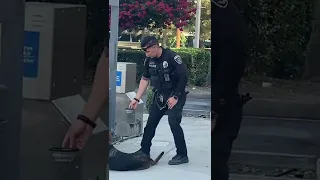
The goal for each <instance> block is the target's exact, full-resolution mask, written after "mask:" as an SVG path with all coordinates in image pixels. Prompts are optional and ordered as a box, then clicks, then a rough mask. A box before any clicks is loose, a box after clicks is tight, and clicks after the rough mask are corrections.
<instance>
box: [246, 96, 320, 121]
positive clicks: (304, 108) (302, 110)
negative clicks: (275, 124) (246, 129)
mask: <svg viewBox="0 0 320 180" xmlns="http://www.w3.org/2000/svg"><path fill="white" fill-rule="evenodd" d="M319 107H320V102H314V103H311V102H301V101H300V102H299V101H293V100H279V99H262V98H261V99H260V98H254V99H252V100H251V101H249V102H248V103H247V104H246V105H245V106H244V112H243V115H244V116H260V117H278V118H301V119H314V120H320V113H318V111H319Z"/></svg>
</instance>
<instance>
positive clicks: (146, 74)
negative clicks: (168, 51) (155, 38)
mask: <svg viewBox="0 0 320 180" xmlns="http://www.w3.org/2000/svg"><path fill="white" fill-rule="evenodd" d="M149 78H150V73H149V58H146V59H145V60H144V71H143V74H142V78H141V80H140V84H139V88H138V92H137V95H136V97H135V98H137V99H141V97H142V95H143V93H144V92H145V91H146V89H147V87H148V84H149Z"/></svg>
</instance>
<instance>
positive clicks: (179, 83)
mask: <svg viewBox="0 0 320 180" xmlns="http://www.w3.org/2000/svg"><path fill="white" fill-rule="evenodd" d="M161 48H162V47H161ZM186 69H187V68H186V65H185V64H184V63H183V62H182V59H181V57H180V56H179V55H178V54H177V53H175V52H173V51H172V50H170V49H164V48H162V54H161V56H160V57H159V58H149V57H148V58H146V59H145V61H144V72H143V75H142V76H143V78H145V79H150V80H151V86H153V87H154V88H155V89H156V90H158V91H161V92H172V91H174V94H173V95H175V96H178V97H179V96H181V95H182V94H184V93H185V88H186V85H187V81H188V78H187V70H186Z"/></svg>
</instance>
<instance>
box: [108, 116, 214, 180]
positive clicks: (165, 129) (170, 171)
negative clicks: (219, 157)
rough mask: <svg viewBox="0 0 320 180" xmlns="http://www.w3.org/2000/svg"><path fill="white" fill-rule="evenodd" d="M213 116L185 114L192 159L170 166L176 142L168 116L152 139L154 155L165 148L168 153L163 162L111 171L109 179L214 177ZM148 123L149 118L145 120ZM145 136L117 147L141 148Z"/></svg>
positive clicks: (146, 179)
mask: <svg viewBox="0 0 320 180" xmlns="http://www.w3.org/2000/svg"><path fill="white" fill-rule="evenodd" d="M147 118H148V115H144V120H146V119H147ZM210 123H211V122H210V120H209V119H203V118H190V117H184V118H183V120H182V123H181V125H182V127H183V130H184V133H185V138H186V143H187V147H188V155H189V159H190V162H189V163H188V164H183V165H179V166H170V165H168V161H169V160H170V159H171V158H172V157H173V156H174V155H175V151H176V150H175V145H174V141H173V137H172V133H171V131H170V127H169V125H168V117H167V116H164V117H163V118H162V120H161V121H160V123H159V126H158V129H157V131H156V136H155V137H154V139H153V141H152V143H153V144H152V148H151V157H152V158H155V157H156V156H158V155H159V154H160V153H161V152H162V151H164V152H165V155H164V156H163V157H162V159H161V160H160V161H159V163H158V164H157V165H156V166H154V167H151V168H150V169H147V170H143V171H129V172H117V171H110V172H109V179H111V180H112V179H116V180H128V179H130V180H151V179H153V180H163V179H166V180H177V179H184V180H195V179H201V180H209V179H211V139H210V137H211V134H210V127H211V126H210ZM144 124H145V122H144ZM140 142H141V138H136V139H131V140H127V141H125V142H122V143H121V144H118V145H116V147H117V148H118V149H119V150H121V151H124V152H134V151H136V150H138V149H139V148H140Z"/></svg>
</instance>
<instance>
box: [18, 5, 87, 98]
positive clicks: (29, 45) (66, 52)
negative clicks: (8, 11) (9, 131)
mask: <svg viewBox="0 0 320 180" xmlns="http://www.w3.org/2000/svg"><path fill="white" fill-rule="evenodd" d="M86 11H87V10H86V7H85V6H84V5H71V4H54V3H39V2H27V3H26V9H25V41H24V51H23V60H24V65H23V71H24V77H23V97H24V98H27V99H39V100H51V99H57V98H62V97H67V96H72V95H76V94H79V93H80V92H81V87H82V83H83V82H82V81H83V69H84V68H83V66H84V56H85V34H86V13H87V12H86Z"/></svg>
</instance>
